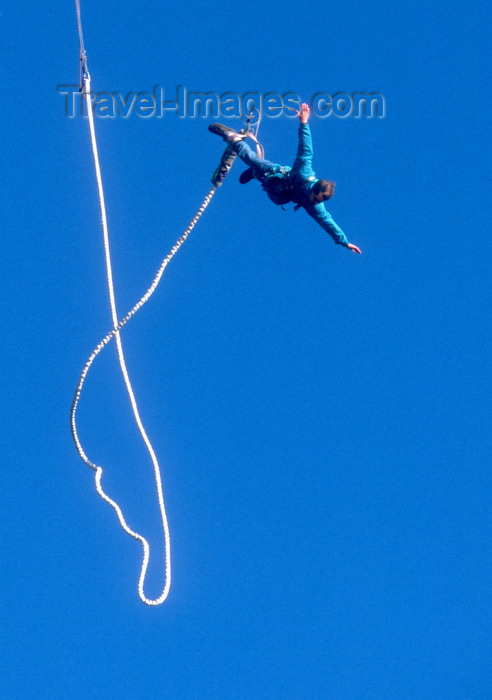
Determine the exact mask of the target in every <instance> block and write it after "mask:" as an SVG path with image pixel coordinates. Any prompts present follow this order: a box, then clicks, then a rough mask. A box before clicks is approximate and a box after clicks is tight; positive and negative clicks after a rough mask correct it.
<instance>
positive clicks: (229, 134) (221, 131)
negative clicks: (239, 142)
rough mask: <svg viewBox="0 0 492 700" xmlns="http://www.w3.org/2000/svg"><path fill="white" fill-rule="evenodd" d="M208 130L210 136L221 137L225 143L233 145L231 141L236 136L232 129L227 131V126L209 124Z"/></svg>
mask: <svg viewBox="0 0 492 700" xmlns="http://www.w3.org/2000/svg"><path fill="white" fill-rule="evenodd" d="M208 130H209V131H211V132H212V134H217V136H222V138H223V139H224V141H225V142H226V143H233V140H232V139H233V138H234V137H235V136H237V135H238V134H237V132H236V131H234V129H228V128H227V126H224V125H223V124H209V125H208Z"/></svg>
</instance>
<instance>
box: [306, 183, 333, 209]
mask: <svg viewBox="0 0 492 700" xmlns="http://www.w3.org/2000/svg"><path fill="white" fill-rule="evenodd" d="M335 185H336V183H335V182H332V181H331V180H318V182H316V184H315V185H314V187H313V189H312V190H311V194H310V195H309V199H310V200H311V202H312V203H313V204H319V203H320V202H327V201H328V200H329V199H330V197H333V193H334V192H335Z"/></svg>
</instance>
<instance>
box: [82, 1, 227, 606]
mask: <svg viewBox="0 0 492 700" xmlns="http://www.w3.org/2000/svg"><path fill="white" fill-rule="evenodd" d="M75 5H76V11H77V23H78V28H79V43H80V68H81V91H82V93H83V96H84V99H85V101H86V106H87V115H88V118H89V130H90V140H91V147H92V155H93V161H94V170H95V176H96V182H97V191H98V197H99V207H100V211H101V219H102V232H103V241H104V251H105V260H106V276H107V284H108V294H109V301H110V307H111V317H112V323H113V329H112V330H111V331H110V332H109V333H108V334H107V335H106V336H105V337H104V338H103V339H102V340H101V342H100V343H99V344H98V345H97V347H96V348H95V349H94V350H93V352H92V354H91V355H90V357H89V359H88V360H87V362H86V363H85V366H84V368H83V370H82V373H81V375H80V377H79V381H78V384H77V388H76V390H75V394H74V397H73V400H72V405H71V409H70V425H71V431H72V437H73V440H74V443H75V446H76V449H77V452H78V454H79V456H80V457H81V459H82V460H83V461H84V462H85V464H87V466H89V467H90V468H91V469H92V470H94V471H95V484H96V490H97V493H98V494H99V496H100V497H101V498H102V499H103V500H104V501H106V503H109V505H110V506H111V507H112V508H113V509H114V510H115V512H116V514H117V516H118V520H119V522H120V525H121V527H122V528H123V530H124V531H125V532H126V533H127V534H128V535H130V536H131V537H133V538H134V539H136V540H138V541H139V542H140V543H141V545H142V549H143V558H142V566H141V570H140V576H139V581H138V595H139V597H140V599H141V601H142V602H143V603H145V604H146V605H160V604H161V603H163V602H164V600H165V599H166V598H167V596H168V594H169V590H170V586H171V553H170V545H171V541H170V532H169V524H168V519H167V514H166V509H165V505H164V496H163V490H162V479H161V474H160V468H159V463H158V461H157V457H156V455H155V452H154V449H153V447H152V444H151V443H150V440H149V438H148V436H147V434H146V432H145V429H144V426H143V423H142V420H141V418H140V414H139V410H138V406H137V402H136V399H135V395H134V392H133V388H132V385H131V382H130V377H129V375H128V370H127V368H126V362H125V357H124V353H123V346H122V342H121V336H120V331H121V329H122V328H123V326H125V325H126V324H127V323H128V321H129V320H130V319H131V318H132V317H133V316H134V315H135V314H136V312H137V311H138V310H139V309H140V308H141V307H142V306H143V305H144V304H145V303H146V302H147V301H148V300H149V299H150V297H151V295H152V294H153V293H154V291H155V289H156V288H157V285H158V284H159V281H160V279H161V277H162V275H163V273H164V270H165V269H166V267H167V265H168V264H169V262H170V261H171V260H172V258H173V257H174V255H175V254H176V253H177V252H178V250H179V249H180V248H181V246H182V245H183V243H184V242H185V241H186V239H187V238H188V236H189V234H190V233H191V231H192V230H193V228H194V227H195V225H196V224H197V222H198V220H199V219H200V217H201V216H202V214H203V212H204V211H205V209H206V208H207V206H208V204H209V203H210V201H211V199H212V197H213V195H214V193H215V191H216V189H217V186H216V185H214V186H213V187H212V189H211V190H210V191H209V193H208V194H207V195H206V197H205V199H204V200H203V202H202V205H201V206H200V208H199V209H198V211H197V213H196V214H195V216H194V217H193V219H192V220H191V222H190V223H189V225H188V227H187V228H186V230H185V231H184V233H183V234H182V235H181V236H180V238H178V240H177V241H176V243H175V244H174V246H173V247H172V249H171V250H170V252H169V253H168V254H167V256H166V257H165V258H164V260H163V261H162V263H161V266H160V267H159V269H158V271H157V274H156V275H155V277H154V280H153V281H152V284H151V285H150V287H149V288H148V290H147V291H146V292H145V294H144V295H143V296H142V298H141V299H140V300H139V301H138V302H137V303H136V304H135V306H134V307H133V308H132V309H131V310H130V311H129V312H128V313H127V314H126V316H124V317H123V318H122V319H121V320H120V321H118V316H117V311H116V300H115V293H114V285H113V272H112V265H111V252H110V245H109V233H108V225H107V215H106V205H105V198H104V189H103V183H102V176H101V168H100V163H99V153H98V148H97V140H96V131H95V125H94V114H93V111H92V103H91V99H90V75H89V71H88V68H87V56H86V53H85V49H84V43H83V34H82V22H81V16H80V4H79V0H75ZM113 338H115V342H116V347H117V352H118V360H119V364H120V368H121V372H122V375H123V379H124V382H125V386H126V390H127V393H128V397H129V399H130V403H131V406H132V411H133V415H134V418H135V422H136V424H137V427H138V429H139V431H140V434H141V436H142V439H143V441H144V443H145V446H146V448H147V451H148V453H149V456H150V458H151V461H152V464H153V468H154V477H155V484H156V491H157V497H158V502H159V510H160V515H161V521H162V528H163V536H164V559H165V571H164V585H163V589H162V593H161V595H160V596H159V597H158V598H155V599H150V598H147V596H146V595H145V592H144V584H145V577H146V573H147V567H148V564H149V558H150V546H149V543H148V542H147V540H146V539H145V537H143V535H140V534H139V533H138V532H136V531H135V530H132V529H131V528H130V527H129V525H128V524H127V522H126V520H125V518H124V515H123V512H122V510H121V508H120V507H119V505H118V504H117V503H116V501H114V500H113V499H111V498H110V497H109V496H108V495H107V494H106V493H105V491H104V490H103V487H102V483H101V481H102V474H103V470H102V467H100V466H98V465H96V464H95V463H94V462H92V461H91V460H90V459H89V458H88V457H87V455H86V453H85V451H84V449H83V447H82V444H81V441H80V438H79V436H78V432H77V423H76V411H77V406H78V403H79V400H80V396H81V393H82V388H83V385H84V381H85V378H86V376H87V373H88V371H89V369H90V367H91V365H92V363H93V362H94V360H95V358H96V357H97V356H98V355H99V353H100V352H101V350H102V349H103V348H104V347H105V346H106V345H107V344H108V343H109V342H110V341H111V340H112V339H113Z"/></svg>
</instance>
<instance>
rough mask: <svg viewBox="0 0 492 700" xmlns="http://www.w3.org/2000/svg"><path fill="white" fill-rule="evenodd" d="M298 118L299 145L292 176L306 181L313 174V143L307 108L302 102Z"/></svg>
mask: <svg viewBox="0 0 492 700" xmlns="http://www.w3.org/2000/svg"><path fill="white" fill-rule="evenodd" d="M297 116H298V117H299V121H300V122H301V123H300V124H299V144H298V147H297V156H296V159H295V161H294V165H293V166H292V172H293V174H294V175H296V174H298V175H300V176H301V177H302V178H303V179H308V178H309V177H311V176H312V175H314V173H313V168H312V165H311V163H312V161H313V141H312V139H311V129H310V128H309V124H308V119H309V107H308V105H307V104H306V103H305V102H303V104H302V105H301V109H300V110H299V111H298V112H297Z"/></svg>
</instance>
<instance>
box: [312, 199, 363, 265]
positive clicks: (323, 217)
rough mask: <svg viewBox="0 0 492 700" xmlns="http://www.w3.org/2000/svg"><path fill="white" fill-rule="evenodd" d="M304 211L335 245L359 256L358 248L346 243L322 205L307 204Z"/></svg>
mask: <svg viewBox="0 0 492 700" xmlns="http://www.w3.org/2000/svg"><path fill="white" fill-rule="evenodd" d="M304 209H305V210H306V211H307V213H308V214H309V216H312V218H313V219H314V220H315V221H316V222H317V223H318V224H319V225H320V226H321V228H322V229H324V230H325V231H326V233H327V234H328V235H330V236H331V237H332V238H333V240H334V242H335V243H337V244H338V245H342V246H344V247H345V248H348V249H349V250H351V251H352V252H354V253H359V255H360V254H361V253H362V251H361V249H360V248H358V247H357V246H356V245H354V244H353V243H349V242H348V238H347V236H346V235H345V234H344V232H343V231H342V229H341V228H340V226H339V225H338V224H337V223H336V222H335V221H334V220H333V217H332V216H331V214H330V213H328V212H327V211H326V209H325V206H324V204H316V205H313V204H308V205H304Z"/></svg>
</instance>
